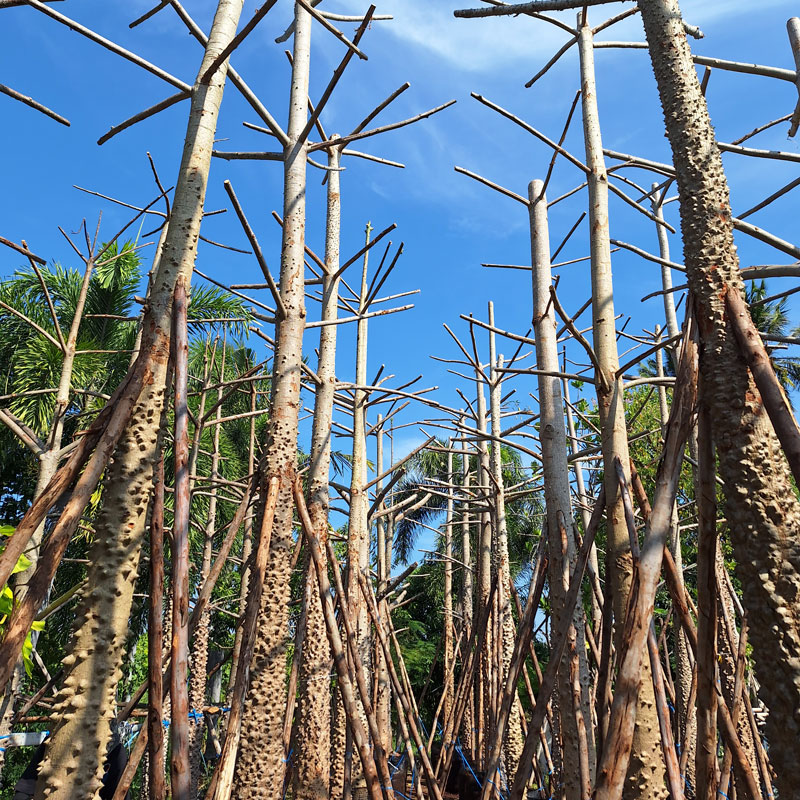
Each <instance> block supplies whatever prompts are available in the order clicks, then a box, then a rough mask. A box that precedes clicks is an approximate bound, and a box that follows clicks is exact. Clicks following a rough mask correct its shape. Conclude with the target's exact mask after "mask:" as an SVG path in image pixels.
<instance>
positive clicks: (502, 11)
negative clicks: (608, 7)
mask: <svg viewBox="0 0 800 800" xmlns="http://www.w3.org/2000/svg"><path fill="white" fill-rule="evenodd" d="M611 2H614V0H529V2H527V3H517V4H516V5H510V6H505V5H504V6H492V7H491V8H462V9H459V10H457V11H454V12H453V16H454V17H460V18H461V19H475V18H477V17H507V16H510V15H512V14H527V13H529V12H531V11H568V10H569V9H571V8H581V7H583V6H600V5H604V4H606V3H611Z"/></svg>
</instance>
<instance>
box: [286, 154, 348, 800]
mask: <svg viewBox="0 0 800 800" xmlns="http://www.w3.org/2000/svg"><path fill="white" fill-rule="evenodd" d="M340 155H341V149H340V148H339V147H331V148H330V149H329V150H328V166H329V167H330V168H331V171H330V172H329V173H328V211H327V225H326V237H325V266H326V268H327V272H326V274H325V276H324V277H323V288H322V295H323V297H322V319H323V320H334V319H336V316H337V312H338V304H339V279H338V278H334V277H333V276H334V275H335V274H336V272H337V271H338V270H339V239H340V236H339V234H340V223H341V196H340V174H341V173H340V172H339V160H340ZM337 328H338V326H337V325H323V326H322V327H321V328H320V333H319V358H318V361H317V376H318V377H319V380H320V383H319V384H318V385H317V390H316V396H315V399H314V423H313V429H312V432H311V466H310V468H309V474H308V496H309V500H310V502H309V507H308V512H309V515H310V516H311V521H312V523H313V524H314V529H315V531H316V532H317V537H318V539H319V541H320V545H321V546H322V547H324V546H325V543H326V542H327V541H328V509H329V505H330V503H329V496H328V480H329V473H330V461H331V420H332V418H333V396H334V392H335V389H336V332H337ZM304 578H305V580H304V586H305V591H304V595H303V602H304V603H305V604H306V610H307V620H306V635H305V637H304V641H303V645H302V647H303V651H302V656H301V661H300V695H299V701H298V706H297V741H296V749H297V759H296V764H297V772H296V775H297V784H296V786H295V792H294V796H295V797H296V798H297V800H328V797H329V791H330V772H331V691H330V679H327V676H328V675H329V673H330V661H331V650H330V645H329V644H328V637H327V633H326V629H325V618H324V616H323V611H322V602H321V601H320V596H319V585H318V582H317V573H316V570H315V569H314V565H313V563H312V562H311V560H310V556H307V557H306V563H305V567H304Z"/></svg>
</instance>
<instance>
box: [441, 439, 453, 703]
mask: <svg viewBox="0 0 800 800" xmlns="http://www.w3.org/2000/svg"><path fill="white" fill-rule="evenodd" d="M452 446H453V441H452V439H448V440H447V483H448V487H447V508H446V512H445V522H444V557H445V562H444V656H443V658H442V667H443V669H444V675H445V683H444V687H443V690H442V691H443V694H444V715H445V716H447V715H448V714H449V713H450V709H451V707H452V705H453V693H454V691H455V683H454V680H453V678H454V675H453V671H452V669H451V666H452V664H453V659H454V658H455V653H454V651H453V650H454V646H455V642H454V635H453V489H452V486H450V484H451V483H452V482H453V451H452Z"/></svg>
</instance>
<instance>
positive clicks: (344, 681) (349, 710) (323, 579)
mask: <svg viewBox="0 0 800 800" xmlns="http://www.w3.org/2000/svg"><path fill="white" fill-rule="evenodd" d="M294 500H295V504H296V506H297V513H298V515H299V516H300V523H301V525H302V526H303V533H304V535H305V538H306V544H307V546H308V549H309V553H310V554H311V559H312V561H313V562H314V568H315V569H316V571H317V582H318V584H319V594H320V599H321V600H322V610H323V613H324V615H325V626H326V628H327V631H328V641H329V642H330V645H331V651H332V653H333V662H334V666H335V667H336V674H337V675H338V677H339V691H340V692H341V696H342V705H343V706H344V710H345V714H347V721H348V723H349V725H348V728H349V731H350V734H351V735H352V737H353V741H354V742H355V745H356V747H357V748H358V753H359V756H360V757H361V765H362V767H363V770H364V777H365V778H366V781H367V790H368V792H369V795H370V798H371V800H383V795H382V793H381V783H380V779H379V778H378V771H377V769H376V767H375V760H374V758H373V756H372V751H371V750H370V747H369V739H368V738H367V732H366V730H365V729H364V723H363V722H362V721H361V716H360V714H359V710H358V704H357V702H356V697H355V692H354V691H353V682H352V680H351V678H350V669H349V667H348V664H347V656H346V654H345V650H344V646H343V644H342V637H341V635H340V633H339V626H338V625H337V624H336V617H335V615H334V611H333V600H332V599H331V584H330V581H329V580H328V569H327V564H326V561H325V557H324V556H323V554H322V550H321V548H320V543H319V538H318V536H317V534H316V532H315V531H314V527H313V525H312V523H311V517H310V516H309V513H308V509H307V508H306V501H305V498H304V497H303V488H302V486H301V485H300V483H299V482H297V483H295V485H294ZM339 608H340V609H341V610H343V609H344V595H343V594H340V595H339ZM343 618H344V615H343Z"/></svg>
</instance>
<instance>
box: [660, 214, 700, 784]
mask: <svg viewBox="0 0 800 800" xmlns="http://www.w3.org/2000/svg"><path fill="white" fill-rule="evenodd" d="M658 208H659V209H660V206H659V207H658ZM664 235H666V231H665V232H664ZM661 252H662V253H664V252H666V253H667V255H666V256H664V255H662V258H665V259H669V250H666V251H665V250H664V249H663V248H662V251H661ZM669 283H671V282H669ZM664 284H665V288H666V284H668V282H667V281H664ZM665 297H669V298H670V301H669V302H667V301H665V305H667V307H669V306H670V305H671V306H672V307H673V311H674V302H673V300H672V297H673V295H672V294H671V293H670V294H668V295H665ZM667 319H668V320H669V314H667ZM669 330H671V329H670V328H667V331H668V332H669ZM656 331H657V332H660V329H658V328H656ZM670 338H671V336H670ZM673 363H675V362H674V361H673ZM656 376H657V377H662V378H663V377H664V351H663V350H658V351H657V352H656ZM658 401H659V411H660V415H661V430H662V435H663V434H665V432H666V429H667V421H668V419H669V404H668V403H667V388H666V386H659V387H658ZM696 434H697V430H696V428H695V429H693V430H692V433H691V434H690V445H689V446H690V449H691V448H692V444H691V442H692V440H694V442H695V444H696V439H697V436H696ZM694 449H695V451H696V450H697V448H696V447H695V448H694ZM669 548H670V552H671V553H672V557H673V559H674V560H675V569H676V570H677V571H678V572H679V573H680V574H683V552H682V550H681V537H680V527H679V525H678V506H677V503H676V504H675V505H674V506H673V508H672V535H671V536H670V542H669ZM673 635H674V637H675V673H676V675H675V703H676V706H677V707H676V709H675V712H676V717H677V726H676V727H677V739H678V741H679V742H684V747H685V748H686V750H687V751H688V752H687V753H685V754H683V753H682V754H681V755H682V756H683V755H685V759H683V760H685V762H686V774H685V776H684V777H685V780H686V781H687V782H688V784H689V785H690V786H694V785H695V766H696V758H695V753H696V748H697V713H696V705H695V696H696V688H695V693H693V692H692V686H693V684H694V686H695V687H696V680H695V679H694V668H693V662H692V658H691V657H690V647H689V642H688V640H687V638H686V633H685V632H684V630H683V626H682V625H681V623H680V619H679V618H678V615H677V614H674V615H673Z"/></svg>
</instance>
